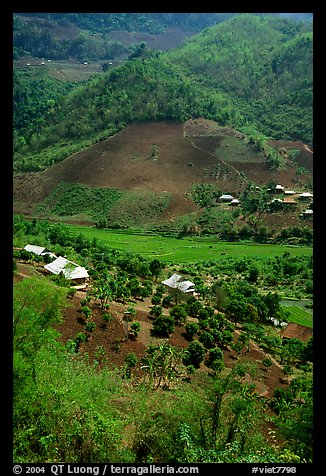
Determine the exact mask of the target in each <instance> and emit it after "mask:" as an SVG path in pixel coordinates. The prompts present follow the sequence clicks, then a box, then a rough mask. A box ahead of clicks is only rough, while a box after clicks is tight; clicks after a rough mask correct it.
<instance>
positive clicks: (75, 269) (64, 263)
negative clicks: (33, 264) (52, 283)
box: [44, 256, 89, 279]
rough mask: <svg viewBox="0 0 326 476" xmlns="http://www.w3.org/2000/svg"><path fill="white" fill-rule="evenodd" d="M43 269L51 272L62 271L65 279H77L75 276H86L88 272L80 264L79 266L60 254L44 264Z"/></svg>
mask: <svg viewBox="0 0 326 476" xmlns="http://www.w3.org/2000/svg"><path fill="white" fill-rule="evenodd" d="M44 268H45V269H47V270H48V271H50V272H51V273H53V274H60V273H61V272H62V273H63V275H64V277H65V278H67V279H77V278H88V277H89V275H88V272H87V270H86V269H85V268H83V267H82V266H79V265H78V264H76V263H73V262H72V261H69V260H68V259H66V258H63V257H62V256H59V257H58V258H57V259H55V260H54V261H52V263H49V264H47V265H45V266H44Z"/></svg>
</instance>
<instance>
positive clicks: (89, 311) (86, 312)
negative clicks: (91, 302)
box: [81, 306, 92, 318]
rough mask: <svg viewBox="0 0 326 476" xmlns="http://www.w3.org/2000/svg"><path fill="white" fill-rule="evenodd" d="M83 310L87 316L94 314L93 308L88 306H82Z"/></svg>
mask: <svg viewBox="0 0 326 476" xmlns="http://www.w3.org/2000/svg"><path fill="white" fill-rule="evenodd" d="M81 312H82V313H83V314H84V316H85V317H86V318H88V317H90V316H91V315H92V310H91V309H90V308H89V307H88V306H82V308H81Z"/></svg>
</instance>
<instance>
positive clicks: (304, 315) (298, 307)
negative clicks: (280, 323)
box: [281, 299, 313, 327]
mask: <svg viewBox="0 0 326 476" xmlns="http://www.w3.org/2000/svg"><path fill="white" fill-rule="evenodd" d="M281 304H282V306H283V307H284V308H285V309H287V310H288V311H289V312H290V317H289V320H290V321H291V322H295V323H296V324H301V325H302V326H307V327H313V313H312V310H311V309H305V308H304V307H303V306H304V303H303V301H292V300H290V299H289V300H283V301H282V302H281Z"/></svg>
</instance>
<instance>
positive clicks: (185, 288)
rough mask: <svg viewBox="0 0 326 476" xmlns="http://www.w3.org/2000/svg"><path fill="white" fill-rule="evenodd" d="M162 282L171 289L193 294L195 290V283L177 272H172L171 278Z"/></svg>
mask: <svg viewBox="0 0 326 476" xmlns="http://www.w3.org/2000/svg"><path fill="white" fill-rule="evenodd" d="M162 284H164V285H165V286H167V287H168V288H170V290H179V291H182V292H184V293H191V294H192V293H194V292H195V284H194V283H192V282H191V281H188V280H187V279H185V278H184V277H183V276H181V275H180V274H177V273H174V274H172V276H170V278H168V279H166V280H165V281H162Z"/></svg>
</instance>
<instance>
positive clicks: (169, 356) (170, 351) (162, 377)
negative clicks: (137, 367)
mask: <svg viewBox="0 0 326 476" xmlns="http://www.w3.org/2000/svg"><path fill="white" fill-rule="evenodd" d="M180 361H181V351H180V350H179V349H176V348H175V347H173V346H171V345H170V344H168V343H164V344H160V345H158V346H152V345H150V346H149V347H148V349H147V351H146V356H145V357H143V358H142V359H141V368H142V369H143V370H144V371H145V372H146V373H147V374H148V376H149V378H150V381H151V382H152V383H154V387H155V388H156V389H157V388H159V387H161V386H163V387H167V388H168V387H169V385H170V383H171V381H172V380H174V379H175V378H177V377H178V376H180V375H181V372H180V369H179V364H180Z"/></svg>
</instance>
